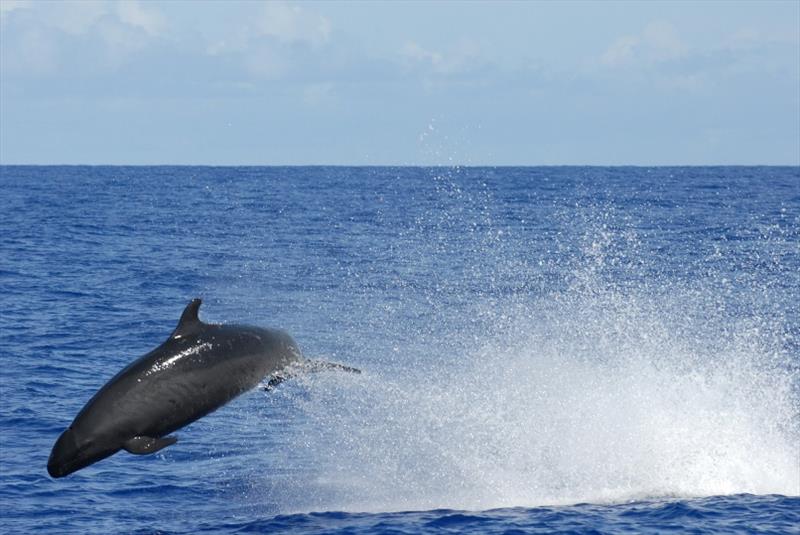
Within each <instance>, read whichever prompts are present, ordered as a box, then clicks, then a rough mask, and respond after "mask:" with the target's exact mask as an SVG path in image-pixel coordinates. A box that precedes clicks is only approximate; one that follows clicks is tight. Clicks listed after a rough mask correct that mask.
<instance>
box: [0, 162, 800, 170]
mask: <svg viewBox="0 0 800 535" xmlns="http://www.w3.org/2000/svg"><path fill="white" fill-rule="evenodd" d="M0 167H306V168H307V167H319V168H322V167H360V168H404V167H407V168H448V169H453V168H473V169H478V168H515V167H516V168H518V167H640V168H667V167H800V162H797V163H708V164H640V163H635V164H580V163H575V164H571V163H570V164H454V163H450V164H319V163H312V164H250V163H248V164H203V163H200V164H198V163H192V164H187V163H131V164H128V163H3V162H0Z"/></svg>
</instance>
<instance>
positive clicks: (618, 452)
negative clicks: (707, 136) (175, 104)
mask: <svg viewBox="0 0 800 535" xmlns="http://www.w3.org/2000/svg"><path fill="white" fill-rule="evenodd" d="M0 173H1V175H0V229H2V232H1V233H0V244H2V245H1V247H0V327H1V332H0V342H1V344H2V345H1V346H0V347H1V348H2V349H1V351H0V355H1V357H2V365H1V366H0V380H1V383H0V387H1V388H2V392H1V394H2V403H1V404H0V532H5V533H32V532H37V533H103V534H107V533H175V534H179V533H180V534H189V533H248V532H256V533H272V532H280V533H357V534H362V533H421V532H425V533H481V534H483V533H552V532H563V533H620V532H630V533H664V532H680V533H749V532H759V533H800V168H798V167H656V168H645V167H613V168H612V167H522V168H519V167H427V168H420V167H185V166H163V167H162V166H158V167H89V166H87V167H82V166H76V167H72V166H70V167H58V166H53V167H36V166H3V167H0ZM194 297H200V298H202V299H203V306H202V308H201V310H200V317H201V318H202V319H204V320H205V321H209V322H226V323H227V322H231V323H232V322H236V323H248V324H254V325H260V326H271V327H279V328H282V329H285V330H287V331H288V332H289V333H291V334H292V336H293V337H294V339H295V340H296V341H297V342H298V344H299V345H300V347H301V348H302V350H303V351H304V353H305V354H306V355H307V356H310V357H313V358H323V359H327V360H332V361H336V362H341V363H344V364H347V365H351V366H356V367H358V368H360V369H361V370H362V371H363V373H362V374H360V375H354V374H344V373H333V372H330V373H327V372H326V373H318V374H313V375H307V376H303V377H298V378H295V379H292V380H289V381H287V382H285V383H283V384H281V385H279V386H278V387H277V388H276V389H274V390H272V391H264V390H262V389H255V390H253V391H251V392H249V393H247V394H245V395H243V396H241V397H239V398H237V399H236V400H234V401H233V402H231V403H230V404H228V405H227V406H225V407H223V408H221V409H219V410H218V411H216V412H214V413H212V414H210V415H208V416H206V417H205V418H203V419H201V420H199V421H197V422H195V423H193V424H191V425H190V426H188V427H186V428H184V429H181V430H179V431H178V432H177V433H176V435H177V436H178V438H179V441H178V443H177V444H175V445H174V446H171V447H168V448H166V449H164V450H162V451H160V452H158V453H157V454H154V455H145V456H134V455H130V454H127V453H125V452H120V453H118V454H116V455H114V456H112V457H110V458H108V459H105V460H103V461H100V462H98V463H96V464H94V465H92V466H90V467H88V468H85V469H83V470H81V471H79V472H77V473H75V474H73V475H71V476H69V477H66V478H63V479H59V480H54V479H51V478H50V477H49V476H48V474H47V471H46V463H47V458H48V455H49V453H50V449H51V448H52V446H53V443H54V442H55V440H56V438H57V437H58V435H59V434H60V432H61V431H63V430H64V428H66V427H67V426H68V425H69V424H70V422H71V420H72V419H73V418H74V417H75V415H76V414H77V412H78V411H79V410H80V409H81V407H82V406H83V405H84V403H86V401H88V399H89V398H90V397H91V396H92V395H93V394H94V393H95V392H96V391H97V389H99V388H100V387H101V386H102V385H103V384H105V382H106V381H107V380H108V379H109V378H111V377H112V376H113V375H114V374H115V373H116V372H117V371H119V370H120V369H122V368H123V367H124V366H125V365H126V364H128V363H129V362H131V361H132V360H134V359H135V358H138V357H139V356H141V355H143V354H144V353H146V352H148V351H150V350H151V349H153V348H154V347H156V346H157V345H159V344H160V343H161V342H163V341H164V340H165V339H166V337H167V336H168V335H169V334H170V333H171V331H172V329H173V328H174V327H175V325H176V324H177V321H178V318H179V317H180V314H181V312H182V311H183V308H184V307H185V306H186V304H187V303H188V302H189V301H190V300H191V299H192V298H194Z"/></svg>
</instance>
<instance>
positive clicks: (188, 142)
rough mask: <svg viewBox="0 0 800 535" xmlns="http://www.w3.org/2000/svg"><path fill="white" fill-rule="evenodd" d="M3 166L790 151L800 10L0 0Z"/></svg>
mask: <svg viewBox="0 0 800 535" xmlns="http://www.w3.org/2000/svg"><path fill="white" fill-rule="evenodd" d="M0 162H2V163H6V164H10V163H31V164H62V163H63V164H82V163H86V164H211V165H249V164H253V165H284V164H288V165H302V164H342V165H348V164H353V165H371V164H375V165H379V164H386V165H417V164H439V165H447V164H462V165H560V164H577V165H582V164H597V165H613V164H635V165H673V164H674V165H683V164H686V165H702V164H789V165H798V164H800V2H798V1H794V0H789V1H780V2H768V1H764V2H745V1H734V2H725V1H713V2H678V1H672V2H492V3H483V2H455V1H449V2H439V3H430V2H394V3H391V2H383V3H378V2H372V3H370V2H301V3H289V2H258V1H248V2H211V1H205V2H183V1H177V0H172V1H157V0H153V1H138V2H137V1H121V2H114V1H80V2H68V1H58V2H48V1H25V0H23V1H20V0H0Z"/></svg>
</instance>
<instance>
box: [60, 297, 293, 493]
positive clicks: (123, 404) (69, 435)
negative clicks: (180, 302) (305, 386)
mask: <svg viewBox="0 0 800 535" xmlns="http://www.w3.org/2000/svg"><path fill="white" fill-rule="evenodd" d="M199 306H200V301H199V300H194V301H192V303H190V304H189V306H188V307H187V308H186V311H184V315H183V316H182V318H181V322H180V324H179V325H178V328H177V329H176V330H175V332H174V333H173V334H172V335H171V336H170V337H169V338H168V339H167V341H166V342H164V343H163V344H161V345H160V346H159V347H157V348H156V349H154V350H153V351H151V352H150V353H148V354H146V355H144V356H142V357H140V358H139V359H137V360H136V361H134V362H132V363H131V364H130V365H128V366H127V367H126V368H124V369H123V370H122V371H120V372H119V373H118V374H117V375H115V376H114V377H113V378H112V379H111V380H110V381H109V382H108V383H106V385H105V386H103V387H102V388H101V389H100V390H99V391H98V392H97V394H95V395H94V396H93V397H92V399H91V400H89V402H88V403H87V404H86V405H85V406H84V407H83V409H81V411H80V412H79V413H78V415H77V416H76V417H75V420H74V421H73V422H72V425H70V427H69V428H68V429H67V430H66V431H64V433H62V435H61V436H60V437H59V438H58V440H57V441H56V444H55V446H54V447H53V451H52V453H51V454H50V459H49V461H48V464H47V470H48V472H49V473H50V475H51V476H52V477H63V476H66V475H68V474H71V473H73V472H75V471H76V470H79V469H81V468H83V467H85V466H88V465H90V464H93V463H95V462H97V461H99V460H101V459H104V458H106V457H108V456H110V455H113V454H114V453H116V452H118V451H119V450H120V449H122V448H123V447H124V445H125V443H126V442H127V441H129V440H130V439H132V438H134V437H154V438H159V437H163V436H165V435H168V434H169V433H171V432H173V431H175V430H177V429H180V428H181V427H183V426H185V425H187V424H189V423H191V422H193V421H195V420H197V419H198V418H201V417H203V416H205V415H206V414H208V413H210V412H212V411H214V410H216V409H218V408H219V407H221V406H222V405H224V404H225V403H227V402H228V401H230V400H231V399H233V398H235V397H236V396H238V395H240V394H241V393H243V392H245V391H247V390H249V389H251V388H253V387H254V386H256V385H257V384H258V383H259V382H260V381H262V380H263V379H264V378H265V377H267V376H270V375H273V374H276V373H277V372H280V371H281V370H282V369H284V368H285V367H286V366H287V365H289V364H291V363H293V362H296V361H298V360H300V358H301V356H300V351H299V350H298V348H297V345H296V344H295V342H294V341H293V340H292V338H291V337H290V336H289V335H288V334H287V333H285V332H283V331H279V330H274V329H263V328H259V327H251V326H247V325H210V324H205V323H202V322H200V321H199V319H197V311H198V309H199ZM129 451H130V450H129Z"/></svg>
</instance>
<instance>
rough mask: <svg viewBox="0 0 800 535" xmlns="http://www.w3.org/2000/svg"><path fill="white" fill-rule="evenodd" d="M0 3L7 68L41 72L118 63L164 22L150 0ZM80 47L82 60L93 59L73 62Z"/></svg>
mask: <svg viewBox="0 0 800 535" xmlns="http://www.w3.org/2000/svg"><path fill="white" fill-rule="evenodd" d="M0 5H1V6H3V7H2V15H3V37H4V39H3V51H2V53H3V60H4V65H3V71H4V72H7V73H11V72H13V73H17V74H23V73H29V74H34V75H37V76H40V75H47V74H54V73H56V72H58V71H67V70H74V69H75V68H78V69H91V68H93V67H95V66H100V67H108V66H116V65H119V64H121V63H124V62H125V61H126V60H127V58H128V57H129V56H130V55H131V54H132V53H135V52H136V51H138V50H141V49H143V48H145V47H147V46H148V45H149V44H151V43H152V42H153V40H154V39H155V38H157V37H158V36H159V35H160V34H161V33H162V32H163V31H164V30H165V28H166V22H165V19H164V17H163V15H162V14H161V13H160V12H159V11H158V10H157V9H155V8H154V7H153V6H152V4H149V5H143V4H142V3H140V2H138V1H137V0H122V1H111V0H64V1H59V2H18V1H9V0H0ZM23 11H24V13H23ZM18 15H19V16H18ZM76 50H84V51H85V53H86V57H84V60H86V58H87V57H88V58H91V59H89V60H88V61H82V62H81V63H80V64H74V63H73V62H74V59H75V58H74V54H75V51H76Z"/></svg>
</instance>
